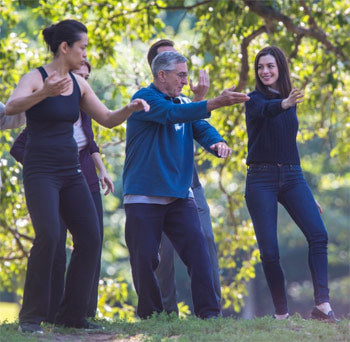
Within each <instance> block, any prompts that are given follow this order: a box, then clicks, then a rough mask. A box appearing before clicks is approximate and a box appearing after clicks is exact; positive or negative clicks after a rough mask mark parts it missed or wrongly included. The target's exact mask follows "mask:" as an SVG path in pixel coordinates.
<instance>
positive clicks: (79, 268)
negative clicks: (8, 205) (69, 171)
mask: <svg viewBox="0 0 350 342" xmlns="http://www.w3.org/2000/svg"><path fill="white" fill-rule="evenodd" d="M24 188H25V195H26V201H27V207H28V211H29V213H30V216H31V219H32V223H33V227H34V230H35V239H34V243H33V247H32V249H31V252H30V256H29V258H28V266H27V274H26V281H25V286H24V294H23V305H22V309H21V311H20V313H19V321H20V323H24V322H26V323H37V324H40V323H41V322H42V321H43V320H45V318H46V317H47V314H48V309H49V300H50V290H51V275H52V267H53V262H54V258H55V254H56V250H57V246H58V243H59V240H60V236H61V225H60V216H61V217H62V218H63V220H64V222H65V223H66V224H67V226H68V227H69V231H70V232H71V234H72V236H73V243H74V250H73V253H72V256H71V261H70V264H69V267H68V271H67V277H66V285H65V291H64V296H63V300H62V302H61V305H60V309H59V313H58V317H57V322H59V323H67V324H79V323H80V322H81V321H82V320H83V319H84V317H86V315H87V304H88V300H89V298H90V294H91V289H92V284H93V279H94V276H95V270H96V265H97V259H98V255H99V249H100V243H101V242H100V235H99V229H98V219H97V213H96V209H95V205H94V203H93V200H92V197H91V193H90V191H89V189H88V186H87V184H86V181H85V179H84V177H83V175H82V174H77V175H74V176H60V175H59V174H39V173H36V174H31V175H30V176H27V177H26V176H25V177H24Z"/></svg>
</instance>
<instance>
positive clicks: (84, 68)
mask: <svg viewBox="0 0 350 342" xmlns="http://www.w3.org/2000/svg"><path fill="white" fill-rule="evenodd" d="M72 72H74V73H75V74H77V75H79V76H81V77H82V78H85V79H86V80H88V79H89V76H90V72H89V68H88V67H87V65H86V64H84V65H82V66H81V67H80V68H79V69H74V70H72Z"/></svg>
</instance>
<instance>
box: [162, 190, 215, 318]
mask: <svg viewBox="0 0 350 342" xmlns="http://www.w3.org/2000/svg"><path fill="white" fill-rule="evenodd" d="M192 191H193V195H194V199H195V202H196V204H197V208H198V215H199V220H200V224H201V228H202V231H203V233H204V236H205V238H206V240H207V244H208V248H209V257H210V262H211V265H212V273H213V281H214V289H215V295H216V299H217V301H218V303H219V304H220V301H221V287H220V274H219V263H218V257H217V250H216V245H215V240H214V234H213V227H212V225H211V219H210V210H209V206H208V203H207V201H206V199H205V195H204V190H203V188H202V186H201V185H200V183H199V184H197V185H196V186H195V187H192ZM159 254H160V263H159V266H158V268H157V269H156V276H157V280H158V283H159V288H160V292H161V294H162V301H163V307H164V310H165V311H167V312H176V313H178V307H177V297H176V282H175V267H174V247H173V245H172V244H171V242H170V240H169V239H168V238H167V236H166V235H165V234H164V233H163V234H162V240H161V243H160V249H159Z"/></svg>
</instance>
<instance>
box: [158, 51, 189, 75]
mask: <svg viewBox="0 0 350 342" xmlns="http://www.w3.org/2000/svg"><path fill="white" fill-rule="evenodd" d="M186 62H187V58H186V57H184V56H182V55H181V54H180V53H178V52H174V51H164V52H161V53H160V54H158V55H157V56H156V57H155V58H154V59H153V61H152V65H151V69H152V74H153V77H154V78H157V76H158V72H159V71H161V70H163V71H166V72H167V71H172V70H174V69H175V65H176V64H180V63H186Z"/></svg>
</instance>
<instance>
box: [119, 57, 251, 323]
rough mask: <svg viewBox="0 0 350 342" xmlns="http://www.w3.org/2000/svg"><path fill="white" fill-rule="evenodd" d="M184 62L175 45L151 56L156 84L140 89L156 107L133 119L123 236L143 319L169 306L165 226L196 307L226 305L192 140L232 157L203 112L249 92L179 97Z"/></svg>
mask: <svg viewBox="0 0 350 342" xmlns="http://www.w3.org/2000/svg"><path fill="white" fill-rule="evenodd" d="M186 62H187V59H186V58H185V57H183V56H182V55H180V54H179V53H177V52H162V53H160V54H159V55H158V56H157V57H156V58H155V59H154V60H153V62H152V73H153V77H154V81H153V83H152V84H151V85H150V86H149V87H147V88H143V89H141V90H139V91H138V92H137V93H136V94H135V95H134V97H138V98H142V99H145V100H146V101H147V102H148V103H149V105H150V107H151V109H150V111H149V112H145V111H139V112H135V113H133V114H132V115H131V116H130V118H129V119H128V121H127V137H126V139H127V140H126V160H125V165H124V174H123V182H124V204H125V211H126V226H125V237H126V243H127V245H128V249H129V253H130V263H131V267H132V274H133V280H134V285H135V288H136V292H137V294H138V298H139V302H138V308H137V314H138V315H139V316H140V317H141V318H147V317H149V316H151V315H152V314H153V313H154V312H161V311H163V305H162V300H161V294H160V291H159V287H158V283H157V280H156V278H155V274H154V270H155V269H156V268H157V266H158V263H159V260H158V249H159V244H160V239H161V234H162V232H164V233H165V234H166V235H167V236H168V238H169V239H170V241H171V242H172V244H173V246H174V247H175V249H176V251H177V252H178V254H179V256H180V257H181V259H182V260H183V262H184V263H185V265H186V266H187V267H188V269H189V273H190V274H191V289H192V298H193V305H194V311H195V314H196V315H197V316H199V317H201V318H211V317H216V316H217V315H218V314H219V312H220V307H219V304H218V301H217V300H216V296H215V291H214V286H213V277H212V272H211V264H210V259H209V254H208V246H207V243H206V241H205V238H204V235H203V233H202V231H201V228H200V222H199V218H198V212H197V207H196V204H195V202H194V200H193V198H192V197H193V196H192V194H191V191H190V190H189V189H190V185H191V182H192V175H193V163H194V161H193V139H196V140H197V141H198V142H199V143H200V144H201V145H202V146H203V147H204V148H206V149H207V150H208V151H210V152H211V153H214V154H216V155H218V156H220V157H223V158H226V157H228V156H229V155H230V154H231V149H230V148H229V147H228V146H227V145H226V143H225V142H224V141H223V138H222V137H221V136H220V135H219V134H218V132H217V131H216V130H215V128H213V127H212V126H211V125H209V124H208V123H207V122H206V121H205V120H203V119H205V118H208V117H210V111H211V110H214V109H216V108H220V107H223V106H229V105H232V104H235V103H242V102H245V101H247V100H248V99H249V97H248V96H247V95H245V94H241V93H236V92H234V87H232V88H229V89H226V90H224V91H223V92H222V93H221V94H220V95H219V96H217V97H215V98H213V99H210V100H208V101H200V102H193V103H185V104H181V103H176V102H180V101H177V100H178V99H176V97H178V96H179V95H180V93H181V90H182V88H183V86H184V85H186V84H187V74H188V71H187V64H186ZM173 101H174V102H175V103H174V102H173Z"/></svg>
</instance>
